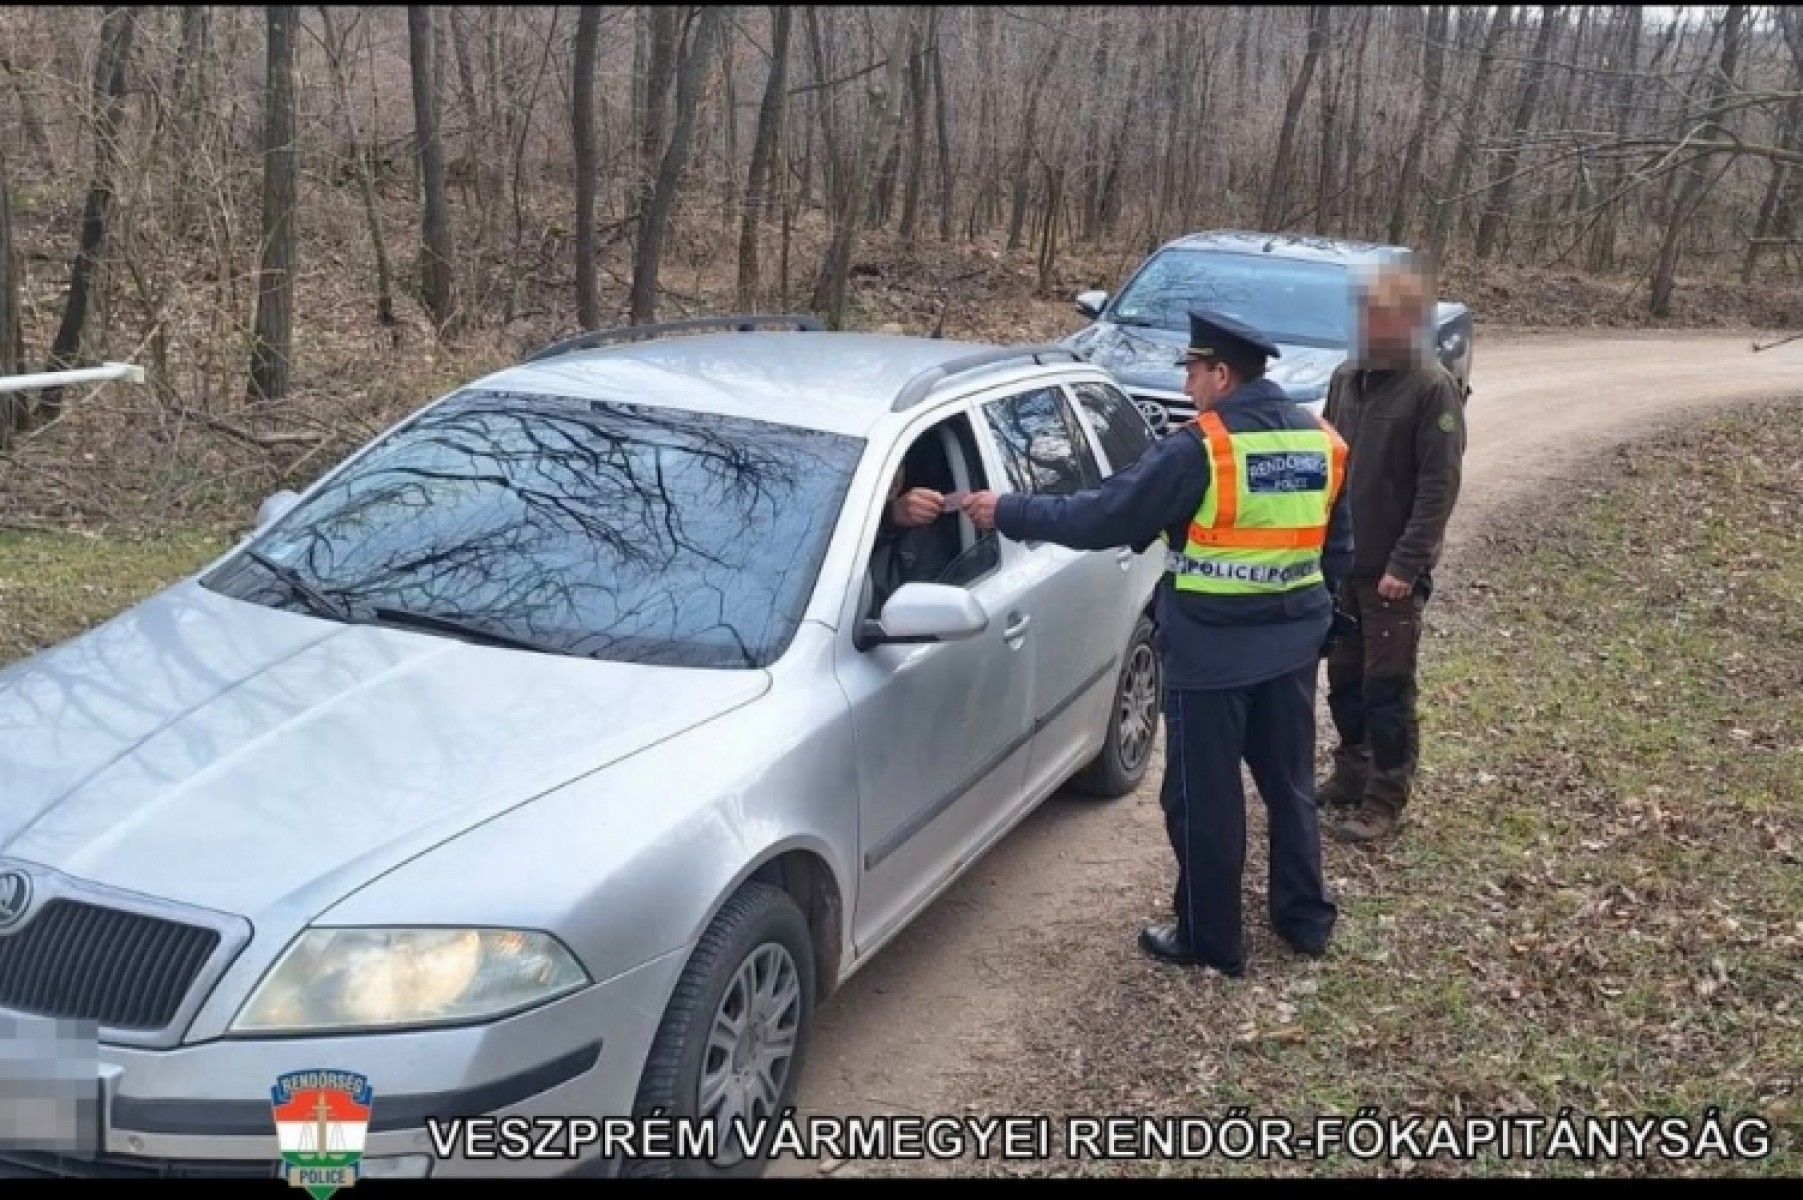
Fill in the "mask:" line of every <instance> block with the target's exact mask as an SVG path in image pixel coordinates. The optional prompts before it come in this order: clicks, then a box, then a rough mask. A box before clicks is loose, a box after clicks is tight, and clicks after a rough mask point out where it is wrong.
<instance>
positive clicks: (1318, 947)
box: [1277, 933, 1327, 958]
mask: <svg viewBox="0 0 1803 1200" xmlns="http://www.w3.org/2000/svg"><path fill="white" fill-rule="evenodd" d="M1277 936H1278V937H1280V938H1282V939H1283V944H1284V945H1286V946H1288V947H1289V948H1290V949H1291V950H1294V951H1295V952H1296V953H1297V954H1300V955H1302V956H1303V957H1304V958H1326V957H1327V943H1326V942H1325V941H1321V942H1304V941H1298V940H1296V939H1295V938H1292V937H1290V935H1289V934H1287V933H1279V934H1278V935H1277Z"/></svg>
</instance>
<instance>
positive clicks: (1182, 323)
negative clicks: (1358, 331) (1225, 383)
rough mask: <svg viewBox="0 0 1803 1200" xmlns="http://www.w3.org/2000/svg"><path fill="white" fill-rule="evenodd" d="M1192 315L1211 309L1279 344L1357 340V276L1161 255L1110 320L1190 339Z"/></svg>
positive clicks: (1272, 263) (1319, 268)
mask: <svg viewBox="0 0 1803 1200" xmlns="http://www.w3.org/2000/svg"><path fill="white" fill-rule="evenodd" d="M1192 308H1212V309H1214V310H1215V311H1217V312H1220V313H1223V314H1225V315H1227V316H1229V317H1232V318H1233V319H1234V320H1237V321H1240V322H1242V323H1243V324H1246V325H1249V326H1251V327H1252V328H1254V329H1257V330H1259V331H1261V332H1263V333H1264V335H1265V336H1266V337H1268V338H1270V339H1271V340H1272V341H1274V342H1290V343H1294V344H1297V345H1304V346H1344V345H1348V344H1350V343H1351V341H1352V330H1353V302H1352V290H1351V277H1350V276H1349V275H1348V273H1347V271H1346V268H1345V267H1342V266H1337V265H1335V264H1334V263H1316V262H1294V261H1288V260H1285V259H1281V258H1267V257H1263V256H1255V255H1250V254H1221V253H1216V252H1213V251H1208V250H1161V251H1160V252H1159V253H1158V254H1157V255H1156V256H1155V257H1154V258H1153V259H1152V261H1151V262H1149V263H1147V264H1146V266H1145V269H1144V270H1142V271H1141V272H1140V273H1139V275H1138V276H1136V277H1135V278H1134V280H1133V282H1131V283H1130V284H1128V285H1127V290H1126V291H1124V292H1122V293H1121V297H1120V299H1119V300H1117V301H1116V302H1115V303H1114V305H1113V307H1112V308H1111V309H1110V310H1109V313H1108V316H1109V319H1110V320H1114V321H1120V322H1123V323H1126V324H1134V325H1149V326H1153V327H1155V328H1159V329H1169V330H1172V331H1174V332H1178V333H1183V334H1186V335H1187V334H1188V333H1189V312H1190V310H1191V309H1192Z"/></svg>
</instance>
